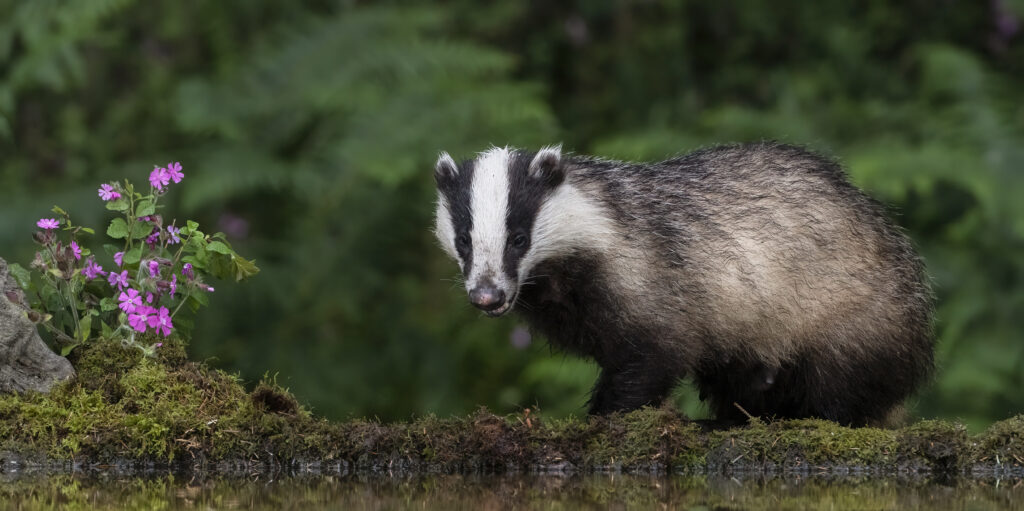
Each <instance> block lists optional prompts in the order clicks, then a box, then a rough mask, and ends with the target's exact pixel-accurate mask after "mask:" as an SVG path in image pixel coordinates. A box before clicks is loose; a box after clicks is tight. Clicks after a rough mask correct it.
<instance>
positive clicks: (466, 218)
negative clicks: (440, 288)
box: [437, 160, 473, 275]
mask: <svg viewBox="0 0 1024 511" xmlns="http://www.w3.org/2000/svg"><path fill="white" fill-rule="evenodd" d="M472 186H473V161H472V160H469V161H465V162H462V164H460V165H459V172H458V173H457V174H456V175H454V176H451V175H445V176H439V177H438V178H437V190H438V191H439V192H441V195H443V196H444V198H445V200H446V201H447V202H448V213H449V214H450V215H451V219H452V228H453V229H454V230H455V239H456V240H457V239H459V237H461V236H465V239H467V240H469V243H458V242H456V243H455V250H457V251H458V253H459V257H460V258H462V274H463V275H466V274H467V273H468V272H469V269H470V268H471V267H472V265H473V238H472V235H471V233H472V231H473V211H472V206H471V205H470V191H471V189H472Z"/></svg>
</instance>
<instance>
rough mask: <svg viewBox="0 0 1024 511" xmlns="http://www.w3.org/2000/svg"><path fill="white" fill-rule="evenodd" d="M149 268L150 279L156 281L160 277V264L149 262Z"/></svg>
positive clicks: (153, 261)
mask: <svg viewBox="0 0 1024 511" xmlns="http://www.w3.org/2000/svg"><path fill="white" fill-rule="evenodd" d="M148 268H149V276H150V277H153V278H154V279H155V278H157V277H159V276H160V263H158V262H156V261H155V260H152V259H151V260H150V261H149V265H148Z"/></svg>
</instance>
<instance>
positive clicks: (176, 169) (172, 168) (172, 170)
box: [165, 162, 185, 184]
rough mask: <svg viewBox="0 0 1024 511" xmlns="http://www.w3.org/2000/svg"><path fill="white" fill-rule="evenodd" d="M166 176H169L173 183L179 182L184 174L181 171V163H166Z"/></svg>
mask: <svg viewBox="0 0 1024 511" xmlns="http://www.w3.org/2000/svg"><path fill="white" fill-rule="evenodd" d="M167 177H169V178H171V179H172V180H173V181H174V182H175V183H180V182H181V180H182V178H184V177H185V174H182V173H181V163H178V162H174V163H168V164H167ZM165 184H166V183H165Z"/></svg>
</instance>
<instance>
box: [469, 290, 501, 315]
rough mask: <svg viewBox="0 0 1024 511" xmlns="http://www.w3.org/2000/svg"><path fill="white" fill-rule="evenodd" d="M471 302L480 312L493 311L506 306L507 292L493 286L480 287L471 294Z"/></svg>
mask: <svg viewBox="0 0 1024 511" xmlns="http://www.w3.org/2000/svg"><path fill="white" fill-rule="evenodd" d="M469 301H470V302H472V303H473V305H475V306H476V307H477V308H478V309H480V310H484V311H492V310H494V309H497V308H498V307H501V306H502V305H504V304H505V292H504V291H502V290H500V289H498V288H496V287H493V286H479V287H475V288H473V290H472V291H470V292H469Z"/></svg>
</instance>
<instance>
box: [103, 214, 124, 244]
mask: <svg viewBox="0 0 1024 511" xmlns="http://www.w3.org/2000/svg"><path fill="white" fill-rule="evenodd" d="M107 236H110V237H111V238H114V239H115V240H120V239H124V238H127V237H128V224H127V223H125V221H124V219H123V218H115V219H113V220H111V221H110V226H108V227H107Z"/></svg>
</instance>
